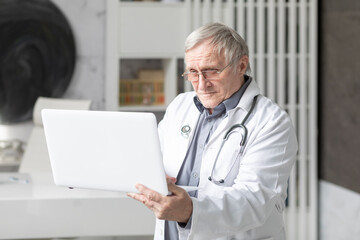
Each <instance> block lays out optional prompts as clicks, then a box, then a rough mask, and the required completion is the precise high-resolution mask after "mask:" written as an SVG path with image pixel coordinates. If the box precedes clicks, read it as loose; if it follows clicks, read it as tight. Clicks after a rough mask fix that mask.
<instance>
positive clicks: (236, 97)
mask: <svg viewBox="0 0 360 240" xmlns="http://www.w3.org/2000/svg"><path fill="white" fill-rule="evenodd" d="M244 78H245V83H244V84H243V85H242V86H241V88H240V89H239V90H238V91H236V92H235V93H234V94H233V95H231V97H230V98H228V99H225V100H224V101H223V102H221V103H220V104H219V105H218V106H216V107H215V108H214V109H213V114H212V115H211V116H214V117H216V116H218V115H221V114H222V113H224V112H228V111H230V110H231V109H234V108H235V107H236V106H237V105H238V103H239V101H240V99H241V97H242V95H244V92H245V90H246V88H247V87H248V86H249V85H250V82H251V81H252V78H250V77H249V76H247V75H245V76H244ZM194 104H195V106H196V108H197V109H198V110H199V112H200V113H202V112H203V111H204V109H205V107H204V106H203V105H202V103H201V102H200V99H199V98H198V97H197V96H195V97H194ZM206 112H207V111H206Z"/></svg>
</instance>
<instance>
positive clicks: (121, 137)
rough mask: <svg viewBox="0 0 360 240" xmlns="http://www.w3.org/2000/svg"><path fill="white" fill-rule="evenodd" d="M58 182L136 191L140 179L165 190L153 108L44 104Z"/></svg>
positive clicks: (53, 165)
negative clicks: (133, 109)
mask: <svg viewBox="0 0 360 240" xmlns="http://www.w3.org/2000/svg"><path fill="white" fill-rule="evenodd" d="M41 114H42V119H43V124H44V130H45V137H46V143H47V147H48V151H49V157H50V162H51V168H52V172H53V176H54V182H55V184H56V185H60V186H66V187H73V188H88V189H102V190H110V191H121V192H137V190H136V188H135V184H137V183H140V184H144V185H145V186H147V187H149V188H151V189H154V190H156V191H158V192H159V193H161V194H164V195H167V194H168V189H167V184H166V177H165V171H164V166H163V162H162V155H161V149H160V143H159V137H158V132H157V123H156V118H155V115H154V114H152V113H134V112H132V113H130V112H105V111H84V110H54V109H44V110H42V112H41Z"/></svg>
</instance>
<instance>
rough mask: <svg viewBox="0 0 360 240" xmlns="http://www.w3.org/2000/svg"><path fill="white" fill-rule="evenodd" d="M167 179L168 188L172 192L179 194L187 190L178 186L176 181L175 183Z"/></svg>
mask: <svg viewBox="0 0 360 240" xmlns="http://www.w3.org/2000/svg"><path fill="white" fill-rule="evenodd" d="M166 180H167V185H168V190H169V191H170V192H172V194H175V195H179V194H183V193H184V192H185V190H184V189H182V188H181V187H178V186H176V185H175V183H173V182H172V181H171V180H170V179H166ZM185 193H186V192H185Z"/></svg>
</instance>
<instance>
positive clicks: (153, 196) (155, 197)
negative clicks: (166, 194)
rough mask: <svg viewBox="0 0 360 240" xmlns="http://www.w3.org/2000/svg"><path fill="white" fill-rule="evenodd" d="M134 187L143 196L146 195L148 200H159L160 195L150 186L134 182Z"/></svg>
mask: <svg viewBox="0 0 360 240" xmlns="http://www.w3.org/2000/svg"><path fill="white" fill-rule="evenodd" d="M135 187H136V189H137V190H138V191H139V192H140V193H141V194H143V195H144V196H146V198H147V199H148V200H150V201H155V202H160V201H161V198H162V195H161V194H160V193H158V192H156V191H154V190H152V189H150V188H147V187H146V186H144V185H142V184H136V185H135Z"/></svg>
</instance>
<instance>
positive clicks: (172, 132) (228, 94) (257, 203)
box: [128, 23, 297, 240]
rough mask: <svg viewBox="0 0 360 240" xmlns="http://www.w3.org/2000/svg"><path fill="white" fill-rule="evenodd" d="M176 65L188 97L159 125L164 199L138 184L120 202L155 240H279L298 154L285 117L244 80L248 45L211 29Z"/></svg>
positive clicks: (197, 35) (191, 39) (197, 34)
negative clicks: (137, 206) (142, 215)
mask: <svg viewBox="0 0 360 240" xmlns="http://www.w3.org/2000/svg"><path fill="white" fill-rule="evenodd" d="M185 63H186V71H185V73H184V74H183V77H184V78H185V79H186V80H187V81H190V82H191V84H192V86H193V88H194V90H195V91H194V92H188V93H183V94H180V95H179V96H177V97H176V98H175V100H174V101H173V102H172V103H171V104H170V105H169V107H168V108H167V111H166V113H165V116H164V119H163V120H162V121H161V122H160V124H159V134H160V142H161V146H162V152H163V161H164V165H165V170H166V173H167V175H168V176H169V177H168V178H167V180H168V188H169V191H171V192H172V194H171V195H168V196H164V195H161V194H159V193H157V192H155V191H153V190H151V189H148V188H147V187H145V186H144V185H140V184H139V185H137V186H136V187H137V189H138V191H139V192H140V193H139V194H135V193H129V194H128V195H129V196H130V197H132V198H134V199H136V200H138V201H141V202H142V203H143V204H145V205H146V206H147V207H148V208H149V209H151V210H152V211H153V212H154V214H155V216H156V217H157V224H156V230H155V239H171V240H173V239H241V240H244V239H249V240H250V239H251V240H260V239H276V240H282V239H285V231H284V221H283V210H284V208H285V199H286V196H287V194H286V190H287V181H288V178H289V175H290V171H291V168H292V166H293V164H294V159H295V155H296V151H297V141H296V136H295V131H294V129H293V127H292V123H291V120H290V118H289V116H288V115H287V114H286V112H285V111H284V110H282V109H281V108H280V107H279V106H277V105H276V104H275V103H274V102H272V101H271V100H270V99H268V98H266V97H264V96H262V95H261V94H260V89H259V88H258V86H257V84H256V82H255V81H254V80H253V79H252V78H251V77H249V76H248V75H246V73H247V72H249V69H250V67H249V54H248V47H247V45H246V43H245V42H244V40H243V39H242V38H241V37H240V36H239V35H238V34H237V33H236V32H235V31H234V30H233V29H231V28H229V27H227V26H225V25H223V24H219V23H212V24H208V25H205V26H203V27H200V28H199V29H197V30H195V31H194V32H192V33H191V34H190V35H189V36H188V38H187V39H186V42H185ZM176 185H188V186H198V190H197V191H193V192H189V193H187V192H185V190H183V189H182V188H180V187H178V186H176Z"/></svg>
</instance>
